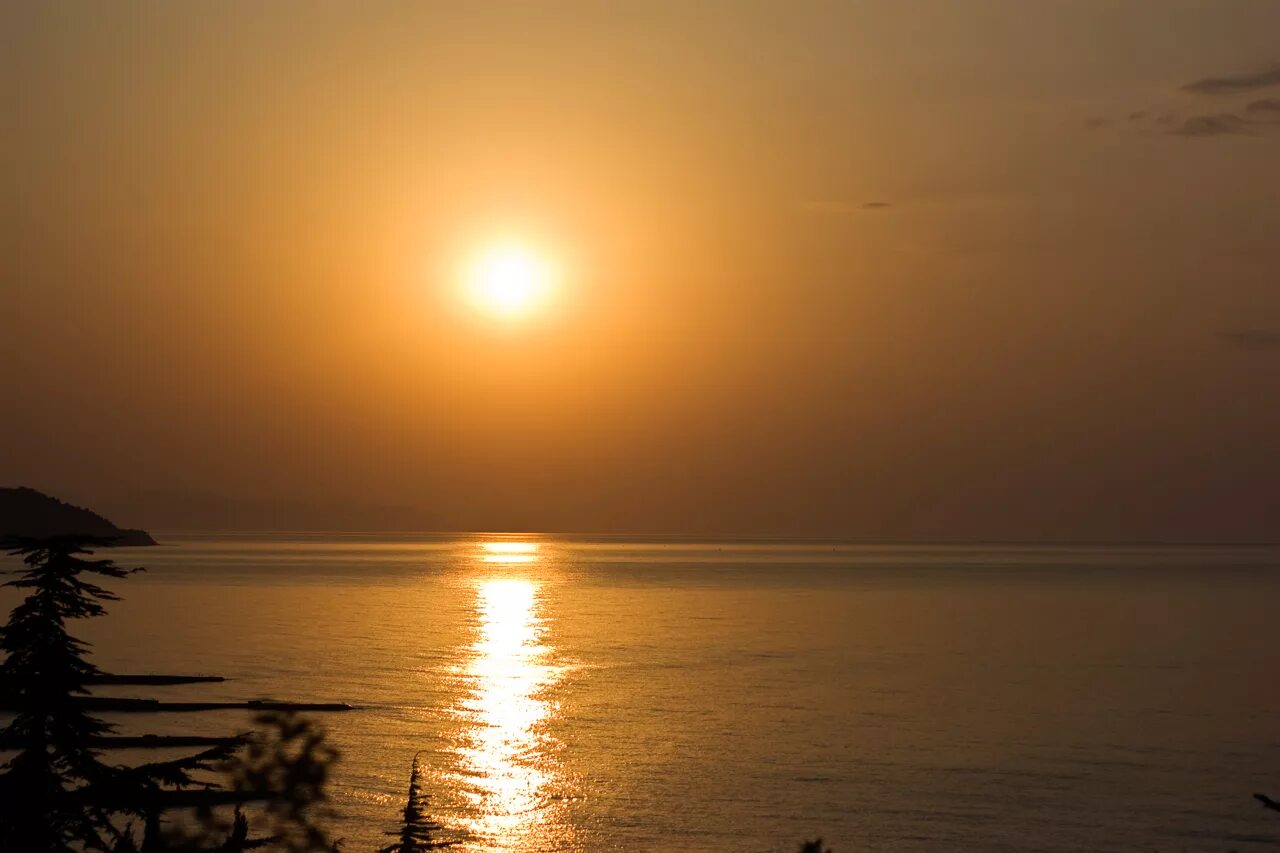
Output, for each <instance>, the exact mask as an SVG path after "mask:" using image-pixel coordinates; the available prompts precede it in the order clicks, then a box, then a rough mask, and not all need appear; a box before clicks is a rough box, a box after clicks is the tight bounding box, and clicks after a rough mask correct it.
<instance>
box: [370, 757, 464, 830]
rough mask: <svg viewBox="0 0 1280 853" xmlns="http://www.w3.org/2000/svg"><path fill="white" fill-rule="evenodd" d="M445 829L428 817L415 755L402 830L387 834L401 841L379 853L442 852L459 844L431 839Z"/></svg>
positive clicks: (425, 797) (425, 798)
mask: <svg viewBox="0 0 1280 853" xmlns="http://www.w3.org/2000/svg"><path fill="white" fill-rule="evenodd" d="M419 755H421V753H419ZM443 828H444V827H442V826H441V825H440V824H438V823H436V822H435V821H433V820H431V818H430V817H428V816H427V796H426V794H424V793H423V792H422V783H421V780H420V777H419V774H418V756H417V755H415V756H414V757H413V770H412V771H411V772H410V774H409V795H408V798H407V799H406V800H405V804H404V822H403V823H402V824H401V826H400V829H397V830H393V831H391V832H388V833H387V835H391V836H395V837H398V838H399V839H400V840H399V841H397V842H395V843H394V844H388V845H387V846H386V847H383V848H380V849H379V850H378V853H420V851H423V850H441V849H443V848H445V847H452V846H454V845H455V844H457V843H458V842H456V841H437V840H435V839H434V838H432V837H431V836H432V833H435V832H439V831H440V830H441V829H443Z"/></svg>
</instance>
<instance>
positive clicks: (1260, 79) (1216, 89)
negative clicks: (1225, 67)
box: [1182, 63, 1280, 95]
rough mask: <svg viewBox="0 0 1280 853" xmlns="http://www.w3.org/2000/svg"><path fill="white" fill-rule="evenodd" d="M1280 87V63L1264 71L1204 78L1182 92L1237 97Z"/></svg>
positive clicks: (1189, 85) (1185, 87) (1187, 86)
mask: <svg viewBox="0 0 1280 853" xmlns="http://www.w3.org/2000/svg"><path fill="white" fill-rule="evenodd" d="M1271 86H1280V63H1276V64H1275V65H1272V66H1271V67H1270V68H1267V69H1265V70H1262V71H1254V72H1251V73H1247V74H1230V75H1227V76H1225V77H1203V78H1201V79H1199V80H1192V81H1191V82H1190V83H1188V84H1186V85H1185V86H1183V87H1182V91H1184V92H1191V93H1193V94H1196V95H1235V94H1239V93H1240V92H1252V91H1254V90H1255V89H1266V88H1269V87H1271Z"/></svg>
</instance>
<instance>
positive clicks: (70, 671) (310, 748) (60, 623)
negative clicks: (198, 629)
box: [0, 536, 335, 853]
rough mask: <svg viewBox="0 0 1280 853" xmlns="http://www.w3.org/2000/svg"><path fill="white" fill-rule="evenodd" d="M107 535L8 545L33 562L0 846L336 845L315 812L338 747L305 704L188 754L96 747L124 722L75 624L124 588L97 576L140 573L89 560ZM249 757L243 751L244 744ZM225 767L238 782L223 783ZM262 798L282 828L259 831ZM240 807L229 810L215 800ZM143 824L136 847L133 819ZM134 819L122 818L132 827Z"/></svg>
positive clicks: (31, 852)
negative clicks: (144, 759) (252, 823)
mask: <svg viewBox="0 0 1280 853" xmlns="http://www.w3.org/2000/svg"><path fill="white" fill-rule="evenodd" d="M108 544H110V542H109V540H106V539H99V538H94V537H87V536H58V537H50V538H45V539H10V540H6V542H5V543H4V544H3V548H4V550H7V551H8V552H9V553H10V554H11V555H14V556H18V557H21V559H22V562H23V564H24V566H25V568H22V569H19V570H17V571H15V572H11V574H16V575H17V576H18V577H17V578H16V579H15V580H10V581H8V582H6V583H5V584H4V585H5V586H8V587H13V588H15V589H18V590H21V591H23V592H25V593H26V597H25V598H24V599H23V601H22V602H21V603H20V604H18V606H17V607H15V608H14V610H13V612H12V613H11V614H10V618H9V621H8V623H7V624H6V625H5V626H4V628H3V629H0V651H3V652H4V653H5V660H4V662H3V663H2V664H0V700H3V703H4V705H5V706H7V707H9V708H11V709H12V710H13V711H14V718H13V720H12V722H10V723H9V724H8V725H7V726H5V727H4V728H3V730H0V743H2V744H3V745H4V746H5V748H7V749H12V750H13V751H14V752H15V753H16V754H15V755H14V756H13V757H12V758H10V759H9V760H8V761H7V762H5V763H4V764H3V765H0V842H2V846H3V849H5V850H10V849H12V850H21V851H23V853H80V851H112V853H130V851H139V852H140V853H160V851H178V850H181V851H186V850H221V851H225V853H236V851H243V850H251V849H255V848H259V847H263V846H265V845H266V844H272V845H274V846H277V847H282V848H284V849H288V850H291V851H304V850H307V851H309V850H328V849H331V848H330V845H329V843H328V841H327V839H326V838H325V835H324V833H323V832H322V831H321V830H320V829H319V828H318V827H317V826H316V824H315V822H314V820H313V817H314V815H313V812H314V811H315V805H316V804H317V803H319V802H320V801H322V800H323V798H324V785H325V781H326V779H327V776H328V768H329V765H330V764H331V763H332V761H333V759H334V757H335V753H334V752H333V750H332V749H330V748H329V747H327V746H326V745H325V743H324V734H323V732H321V731H320V729H319V728H318V727H317V726H315V725H314V724H313V723H311V722H310V721H308V720H305V719H302V718H300V717H297V716H296V715H293V714H267V715H264V716H261V717H259V718H258V719H257V722H258V723H259V724H260V725H261V726H262V727H263V728H264V729H265V733H262V734H259V735H256V736H254V737H251V738H229V739H226V740H225V741H223V742H221V743H218V744H216V745H214V746H213V747H211V748H209V749H206V750H204V751H202V752H198V753H196V754H194V755H189V756H186V757H182V758H177V759H171V760H167V761H158V762H151V763H145V764H140V765H137V766H133V767H128V766H112V765H108V764H106V763H104V762H103V761H102V760H101V758H100V752H99V751H98V748H96V747H97V746H98V745H100V744H101V743H102V738H104V736H106V735H107V734H109V733H110V732H111V731H112V730H113V727H112V726H110V725H108V724H107V723H105V722H103V721H102V720H100V719H98V718H97V717H95V716H93V715H92V714H90V713H89V710H88V707H87V706H86V703H85V698H86V697H87V696H88V693H89V684H90V683H92V682H93V681H94V680H95V679H100V678H101V677H102V675H103V674H102V673H101V672H100V671H99V670H98V668H97V667H95V666H94V665H93V664H92V663H90V662H89V661H88V660H87V655H88V648H89V647H88V644H86V643H84V642H83V641H81V640H79V639H76V638H75V637H73V636H71V634H69V633H68V631H67V627H66V626H67V622H68V621H69V620H72V619H84V618H89V617H93V616H101V615H103V614H104V613H105V612H106V608H105V607H104V602H109V601H116V600H118V599H117V596H116V595H115V594H113V593H112V592H110V591H108V590H106V589H104V588H103V587H101V586H98V585H97V584H96V583H95V582H93V580H91V578H92V576H94V575H97V576H100V577H105V578H116V579H118V578H123V577H126V576H127V575H128V574H130V572H131V571H136V570H126V569H121V568H119V567H117V566H116V565H115V564H114V563H113V562H112V561H111V560H104V559H89V555H91V554H92V553H93V549H94V548H98V547H103V546H105V545H108ZM237 753H238V754H237ZM217 773H221V774H223V775H224V776H225V777H226V778H227V779H229V785H228V784H224V783H222V782H220V781H218V780H217V779H216V777H215V775H214V774H217ZM249 802H256V803H260V804H262V805H263V812H264V819H265V820H266V821H267V823H268V824H269V825H270V827H271V830H272V832H273V834H272V835H271V836H269V837H266V838H259V839H251V838H250V837H249V832H248V823H247V820H246V819H245V817H244V816H243V815H242V814H240V813H239V810H238V806H239V804H241V803H249ZM231 805H235V806H237V811H236V814H235V816H234V818H233V819H232V820H230V821H227V820H223V819H221V818H220V817H218V816H217V815H216V814H215V812H214V807H216V806H223V807H227V806H231ZM175 808H193V809H195V811H196V818H197V820H196V821H195V822H194V825H195V827H196V830H195V831H194V832H191V833H188V832H187V831H186V830H183V829H178V828H175V827H170V828H169V829H168V831H167V832H166V831H164V828H163V827H162V822H161V816H162V815H163V814H164V813H165V812H167V811H170V810H173V809H175ZM137 818H140V819H141V821H142V827H143V836H142V841H141V847H139V846H138V844H137V842H136V840H135V838H134V835H133V830H132V825H131V824H130V823H125V822H126V821H128V820H130V819H137ZM122 824H123V825H124V827H125V828H123V829H122V828H121V825H122Z"/></svg>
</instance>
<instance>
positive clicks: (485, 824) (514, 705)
mask: <svg viewBox="0 0 1280 853" xmlns="http://www.w3.org/2000/svg"><path fill="white" fill-rule="evenodd" d="M538 559H539V555H538V544H537V543H533V542H510V541H502V542H487V543H483V544H482V545H481V554H480V556H479V561H480V563H481V564H483V565H486V566H489V567H492V568H493V569H498V567H499V566H507V567H509V568H510V569H517V568H521V567H527V566H528V565H529V564H531V563H534V562H536V561H537V560H538ZM541 588H542V584H541V583H540V582H539V581H537V580H535V579H533V578H531V577H529V576H525V575H522V574H517V573H515V572H510V571H507V572H503V573H501V574H491V573H486V574H485V575H484V576H481V577H479V578H477V579H476V581H475V595H476V598H475V610H476V623H477V624H476V639H475V642H474V643H473V644H472V646H471V648H470V652H471V656H470V659H469V661H468V662H467V663H466V665H465V670H464V676H465V678H466V681H467V683H468V685H469V692H468V695H467V696H466V697H465V698H464V699H463V700H462V702H461V709H460V710H461V712H462V716H463V718H464V719H465V720H466V722H467V727H466V729H465V731H464V732H463V735H462V738H461V740H460V743H459V747H458V758H459V764H460V771H461V775H462V777H463V782H464V790H465V797H466V799H467V800H468V805H469V808H468V809H467V815H466V816H465V817H463V818H462V824H463V827H462V828H464V829H465V830H466V831H467V833H468V834H469V835H470V836H471V837H472V839H474V841H475V844H476V846H475V847H474V848H472V849H476V850H486V851H520V850H527V849H532V848H535V847H539V848H540V847H544V846H545V844H546V842H547V841H548V840H549V836H550V835H555V834H558V833H559V831H560V830H559V829H558V828H556V827H553V826H550V825H548V824H549V815H548V808H549V807H550V806H551V805H552V803H553V802H554V800H553V797H552V793H553V792H552V791H551V788H552V787H553V786H554V785H555V782H556V780H555V779H554V778H553V773H554V763H553V759H552V758H551V756H550V752H549V743H548V739H547V735H546V734H545V732H544V724H545V723H546V722H547V721H548V719H549V718H550V716H551V714H552V713H553V710H554V707H553V704H552V703H551V702H550V701H549V700H548V699H547V698H546V696H545V694H546V691H547V690H548V688H549V687H551V686H552V685H553V684H554V683H555V682H557V681H558V680H559V679H560V675H561V669H560V668H559V667H557V666H555V665H553V663H552V662H551V649H550V648H549V647H548V646H547V645H546V643H545V642H544V632H545V629H546V624H545V620H544V619H543V617H542V616H541V614H540V595H541Z"/></svg>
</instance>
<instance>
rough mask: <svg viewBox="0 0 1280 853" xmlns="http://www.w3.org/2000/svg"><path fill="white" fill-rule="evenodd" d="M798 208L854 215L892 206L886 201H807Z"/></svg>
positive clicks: (816, 211)
mask: <svg viewBox="0 0 1280 853" xmlns="http://www.w3.org/2000/svg"><path fill="white" fill-rule="evenodd" d="M800 207H801V208H802V209H804V210H811V211H814V212H815V213H855V212H857V211H860V210H884V209H885V208H889V207H893V205H892V204H891V203H890V202H887V201H862V202H857V201H808V202H804V203H803V204H801V205H800Z"/></svg>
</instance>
